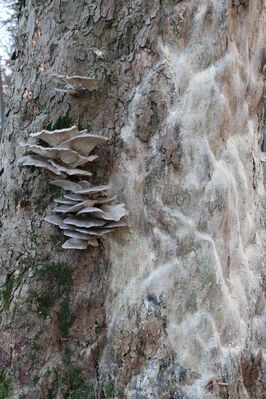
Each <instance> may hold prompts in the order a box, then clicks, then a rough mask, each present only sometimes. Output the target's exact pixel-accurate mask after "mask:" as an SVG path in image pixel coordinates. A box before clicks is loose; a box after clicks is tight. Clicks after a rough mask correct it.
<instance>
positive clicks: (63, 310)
mask: <svg viewBox="0 0 266 399" xmlns="http://www.w3.org/2000/svg"><path fill="white" fill-rule="evenodd" d="M24 3H25V4H24V5H23V4H21V17H20V19H19V33H18V40H17V51H16V57H17V58H16V61H15V71H14V75H13V84H12V87H11V91H10V95H9V104H8V109H7V111H6V120H5V132H4V137H3V139H2V143H1V149H0V150H1V168H0V175H1V177H0V185H1V190H0V211H1V224H0V226H1V233H0V234H1V236H0V267H1V294H2V295H1V300H2V302H1V303H2V305H1V334H0V367H2V374H1V376H2V377H1V378H2V380H5V381H6V385H9V386H10V387H11V385H12V388H13V393H12V395H11V397H12V398H20V399H22V398H27V399H36V398H57V399H58V398H88V397H90V398H105V397H117V398H122V397H124V396H125V397H126V398H132V399H133V398H134V399H144V398H145V399H146V398H156V399H157V398H158V399H170V398H171V399H181V398H184V399H185V398H186V399H187V398H189V399H199V398H230V399H237V398H239V399H240V398H241V399H243V398H265V396H263V392H265V382H264V385H263V375H262V367H263V353H262V342H263V334H264V332H265V331H264V328H263V311H264V304H263V299H262V271H263V263H262V262H263V257H262V254H263V243H264V242H265V237H263V194H264V188H263V175H262V167H261V161H260V146H261V140H262V119H263V118H262V101H261V99H262V92H263V83H262V69H263V62H264V55H263V51H262V45H263V43H262V42H263V29H262V28H263V26H262V23H263V12H264V6H263V1H262V0H252V1H247V0H245V1H232V0H183V1H182V0H181V1H180V0H179V1H178V0H154V1H149V0H129V1H122V0H117V1H114V0H96V1H92V0H79V1H77V0H74V1H70V0H49V1H41V0H26V1H25V2H24ZM94 48H97V49H102V51H103V53H104V57H103V59H102V58H99V57H97V55H96V53H95V49H94ZM52 73H59V74H66V75H85V76H95V77H97V78H99V79H101V80H102V85H101V87H100V89H99V90H97V91H95V92H93V93H91V94H89V95H88V96H86V97H84V98H74V97H70V96H66V95H63V94H60V93H57V92H55V91H54V82H53V80H52V79H50V75H51V74H52ZM67 113H68V116H69V117H70V118H71V120H72V123H73V124H78V123H79V125H82V126H83V127H85V128H86V127H89V128H90V129H91V131H92V132H96V133H97V134H103V135H105V136H108V137H109V139H110V140H109V143H108V145H103V146H102V147H101V148H100V149H99V150H97V151H96V153H97V154H98V155H99V160H98V161H96V162H95V163H94V165H93V173H94V177H93V179H92V183H93V184H97V183H106V182H108V181H110V182H112V184H113V187H114V191H115V192H118V193H119V200H120V201H122V202H123V201H124V202H125V203H126V206H127V208H128V210H129V217H128V219H127V227H126V228H123V229H120V230H119V231H117V232H116V233H115V234H112V235H110V236H108V237H106V238H105V239H104V240H102V242H101V245H100V247H99V248H90V249H89V250H88V251H64V250H62V249H61V244H60V241H61V240H62V236H61V235H60V234H59V233H58V232H57V230H56V229H55V228H53V227H51V226H50V225H48V224H47V223H46V222H44V221H43V217H44V216H45V215H47V214H49V213H50V211H51V207H52V205H53V204H52V199H53V196H54V195H55V193H54V192H53V191H52V189H51V186H49V184H48V180H49V174H48V173H45V172H43V171H39V170H29V169H25V168H23V169H20V168H19V166H18V165H17V159H18V158H19V156H21V153H22V151H21V149H20V148H19V146H18V143H19V142H20V141H23V140H24V139H26V138H27V137H28V135H29V133H31V132H34V131H39V130H40V129H41V128H43V127H45V126H46V125H47V124H48V123H49V122H51V123H54V122H55V121H56V120H58V117H59V116H65V115H66V114H67ZM65 119H66V118H65ZM61 122H62V118H61ZM63 122H64V123H69V121H67V120H64V121H63ZM213 377H217V378H220V379H221V381H220V382H223V383H225V385H226V384H228V386H222V385H221V384H219V382H218V383H217V382H216V380H214V381H213V382H211V383H210V384H209V385H208V388H209V389H205V385H206V384H207V382H208V380H209V379H211V378H213ZM8 378H10V379H11V380H8ZM8 381H9V382H8ZM88 383H90V384H91V385H90V386H89V385H88ZM0 384H1V381H0ZM90 395H91V396H90ZM123 395H124V396H123Z"/></svg>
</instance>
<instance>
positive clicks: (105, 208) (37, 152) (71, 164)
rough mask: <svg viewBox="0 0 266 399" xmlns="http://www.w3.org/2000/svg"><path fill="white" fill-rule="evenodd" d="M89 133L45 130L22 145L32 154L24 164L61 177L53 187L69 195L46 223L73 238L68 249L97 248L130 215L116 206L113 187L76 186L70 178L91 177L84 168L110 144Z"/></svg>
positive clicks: (59, 200) (80, 183)
mask: <svg viewBox="0 0 266 399" xmlns="http://www.w3.org/2000/svg"><path fill="white" fill-rule="evenodd" d="M86 132H87V131H86V130H83V131H79V130H78V129H77V127H76V126H73V127H71V128H68V129H61V130H54V131H48V130H42V131H41V132H38V133H32V134H31V135H30V140H31V141H30V142H29V143H21V146H22V147H24V148H26V149H27V150H30V152H31V154H29V155H24V156H23V157H21V158H20V159H19V163H20V164H22V165H24V166H37V167H40V168H44V169H48V170H49V171H50V172H52V173H54V174H55V175H57V176H60V178H58V179H55V180H52V181H51V182H50V184H53V185H55V186H58V187H61V188H62V189H64V190H65V191H66V194H65V195H64V196H63V197H62V198H57V199H55V200H54V201H55V202H56V204H57V206H56V207H55V208H54V209H53V212H54V214H53V215H50V216H47V217H46V218H45V220H46V221H47V222H49V223H51V224H54V225H56V226H58V227H59V228H61V229H62V230H63V231H64V235H65V236H66V237H69V239H68V240H67V241H66V242H65V243H64V244H63V248H66V249H86V248H87V247H88V245H92V246H97V245H98V241H97V238H99V237H101V236H103V235H104V234H107V233H110V232H112V231H114V230H115V229H116V228H117V227H121V226H124V223H123V222H122V221H121V219H122V218H123V217H124V216H126V215H127V210H126V209H125V205H124V204H114V203H113V201H114V200H115V199H116V195H111V194H110V193H109V192H110V190H111V186H109V185H103V186H91V184H90V183H89V182H88V181H87V180H80V181H78V182H74V181H71V180H70V178H69V176H91V173H90V172H89V171H88V170H85V169H81V168H80V167H83V166H84V165H85V164H87V163H88V162H91V161H93V160H95V159H96V158H97V156H96V155H90V153H91V151H92V150H93V149H94V148H95V146H96V145H98V144H101V143H103V142H105V141H106V140H107V139H106V138H105V137H102V136H97V135H91V134H87V133H86ZM36 140H37V143H36V142H35V141H36ZM81 178H82V177H81ZM76 180H77V178H76Z"/></svg>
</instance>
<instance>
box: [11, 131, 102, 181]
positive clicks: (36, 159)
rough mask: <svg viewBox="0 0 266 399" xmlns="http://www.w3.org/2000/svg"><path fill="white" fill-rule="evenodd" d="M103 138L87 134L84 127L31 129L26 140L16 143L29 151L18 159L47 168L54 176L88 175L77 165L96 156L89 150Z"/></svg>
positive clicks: (82, 164) (85, 162)
mask: <svg viewBox="0 0 266 399" xmlns="http://www.w3.org/2000/svg"><path fill="white" fill-rule="evenodd" d="M36 140H37V142H36ZM105 141H107V138H106V137H102V136H97V135H94V134H87V130H82V131H79V130H78V128H77V127H76V126H72V127H70V128H67V129H61V130H54V131H49V130H42V131H40V132H37V133H31V134H30V140H29V142H28V143H20V145H21V146H22V147H24V148H25V149H26V150H29V151H30V154H29V155H26V156H23V157H22V158H20V159H19V163H20V164H22V165H23V166H37V167H40V168H44V169H48V170H49V171H50V172H53V173H54V174H56V175H58V176H64V177H66V176H91V173H90V172H89V171H88V170H84V169H81V167H82V166H84V165H85V164H87V163H88V162H92V161H94V160H95V159H96V158H97V155H90V153H91V151H92V150H93V149H94V148H95V147H96V145H98V144H101V143H104V142H105ZM43 144H45V146H44V145H43ZM33 153H34V154H33Z"/></svg>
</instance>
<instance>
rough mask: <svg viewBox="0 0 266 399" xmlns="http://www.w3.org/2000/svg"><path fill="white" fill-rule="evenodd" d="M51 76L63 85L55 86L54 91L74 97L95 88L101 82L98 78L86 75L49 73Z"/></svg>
mask: <svg viewBox="0 0 266 399" xmlns="http://www.w3.org/2000/svg"><path fill="white" fill-rule="evenodd" d="M51 78H52V79H54V80H56V81H57V82H58V83H61V85H63V86H64V87H63V88H56V89H55V90H56V91H59V92H60V93H67V94H71V95H72V96H76V97H79V96H82V95H84V94H86V93H88V92H89V91H93V90H96V89H97V88H98V87H99V85H100V83H101V81H100V80H98V79H95V78H89V77H86V76H63V75H56V74H54V75H51Z"/></svg>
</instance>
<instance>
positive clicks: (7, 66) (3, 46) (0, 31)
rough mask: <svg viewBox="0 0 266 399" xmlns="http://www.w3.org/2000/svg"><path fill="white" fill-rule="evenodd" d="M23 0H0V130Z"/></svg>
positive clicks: (0, 129) (0, 128)
mask: <svg viewBox="0 0 266 399" xmlns="http://www.w3.org/2000/svg"><path fill="white" fill-rule="evenodd" d="M22 5H23V1H20V0H19V1H18V0H16V1H14V0H0V132H2V129H3V119H4V107H5V102H6V99H7V95H8V88H9V84H10V79H11V75H12V62H13V61H14V60H15V57H16V55H15V43H16V29H17V20H18V18H19V14H20V10H21V7H22Z"/></svg>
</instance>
